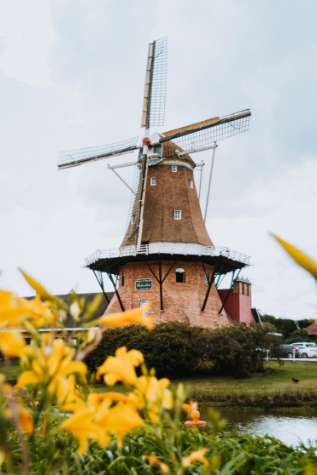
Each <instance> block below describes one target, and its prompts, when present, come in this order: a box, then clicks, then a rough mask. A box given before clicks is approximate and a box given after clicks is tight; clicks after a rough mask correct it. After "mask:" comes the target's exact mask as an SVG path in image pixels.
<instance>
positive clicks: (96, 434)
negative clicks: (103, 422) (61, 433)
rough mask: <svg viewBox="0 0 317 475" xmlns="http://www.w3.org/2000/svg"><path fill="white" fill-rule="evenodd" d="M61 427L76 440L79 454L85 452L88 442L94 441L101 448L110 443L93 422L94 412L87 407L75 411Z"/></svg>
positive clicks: (102, 430) (107, 437)
mask: <svg viewBox="0 0 317 475" xmlns="http://www.w3.org/2000/svg"><path fill="white" fill-rule="evenodd" d="M61 427H62V428H63V429H64V430H65V431H67V432H70V433H71V434H72V435H73V436H74V437H75V438H76V439H78V441H79V447H78V452H79V453H80V454H83V453H84V452H85V451H86V450H87V448H88V442H89V440H95V441H96V442H98V444H100V445H101V447H107V446H108V444H109V442H110V437H109V435H108V434H107V432H106V431H105V430H104V429H103V428H102V427H100V426H99V425H98V424H97V423H96V422H95V411H94V410H93V409H91V408H88V407H85V408H82V409H80V410H79V411H77V412H76V413H75V414H74V415H72V416H71V417H69V418H68V419H67V420H66V421H64V422H63V423H62V425H61Z"/></svg>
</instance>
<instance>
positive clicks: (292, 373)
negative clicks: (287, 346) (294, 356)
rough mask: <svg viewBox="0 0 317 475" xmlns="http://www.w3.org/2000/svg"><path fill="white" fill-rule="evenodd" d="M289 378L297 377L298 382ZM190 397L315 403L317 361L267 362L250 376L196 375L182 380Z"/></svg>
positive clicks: (238, 400)
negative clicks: (202, 376) (201, 376)
mask: <svg viewBox="0 0 317 475" xmlns="http://www.w3.org/2000/svg"><path fill="white" fill-rule="evenodd" d="M292 378H296V379H298V380H299V382H298V383H295V382H293V381H292ZM182 382H183V383H184V384H185V388H186V391H187V393H188V395H189V397H192V398H195V399H197V400H199V401H212V402H218V403H225V404H228V403H229V404H230V403H233V404H236V403H244V404H248V403H249V404H265V405H266V404H268V405H270V404H272V405H275V404H281V405H283V404H292V403H294V404H295V403H305V402H308V401H309V402H314V401H315V402H316V405H317V362H316V363H309V362H306V363H305V362H299V363H298V362H285V363H283V364H282V365H280V364H279V363H277V362H268V363H266V371H265V373H263V374H257V375H255V376H252V377H251V378H245V379H235V378H221V377H212V378H197V379H186V380H183V381H182Z"/></svg>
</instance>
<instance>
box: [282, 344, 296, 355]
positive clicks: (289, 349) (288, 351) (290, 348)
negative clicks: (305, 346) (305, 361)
mask: <svg viewBox="0 0 317 475" xmlns="http://www.w3.org/2000/svg"><path fill="white" fill-rule="evenodd" d="M280 356H281V357H282V358H283V357H284V358H285V357H287V358H294V357H295V358H298V357H299V350H298V348H296V346H294V345H293V344H289V345H286V344H284V345H280Z"/></svg>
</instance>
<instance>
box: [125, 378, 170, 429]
mask: <svg viewBox="0 0 317 475" xmlns="http://www.w3.org/2000/svg"><path fill="white" fill-rule="evenodd" d="M169 385H170V381H169V380H168V379H166V378H163V379H157V378H156V377H155V376H141V377H140V378H138V379H137V381H136V383H135V388H136V389H135V392H134V394H135V396H136V398H137V401H138V407H139V408H141V409H143V408H146V409H147V411H148V415H149V418H150V420H151V421H152V422H154V423H157V422H158V421H159V414H160V411H161V410H162V409H172V407H173V398H172V393H171V391H170V390H169V389H168V386H169Z"/></svg>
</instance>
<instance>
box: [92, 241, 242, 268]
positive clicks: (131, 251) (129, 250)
mask: <svg viewBox="0 0 317 475" xmlns="http://www.w3.org/2000/svg"><path fill="white" fill-rule="evenodd" d="M151 254H171V255H173V254H174V255H175V254H178V255H184V256H213V257H219V256H223V257H227V258H228V259H232V260H233V261H237V262H241V263H242V264H244V265H249V264H250V258H249V256H246V255H244V254H241V253H240V252H237V251H233V250H231V249H228V248H227V247H213V246H202V245H201V244H191V243H188V244H187V243H173V242H156V243H151V244H142V245H141V246H140V247H137V246H124V247H119V248H115V249H104V250H100V249H98V250H97V251H96V252H94V254H92V255H91V256H89V257H87V259H86V265H87V266H89V265H91V264H94V263H95V262H97V261H98V260H99V259H111V258H116V257H128V256H138V255H151Z"/></svg>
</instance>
